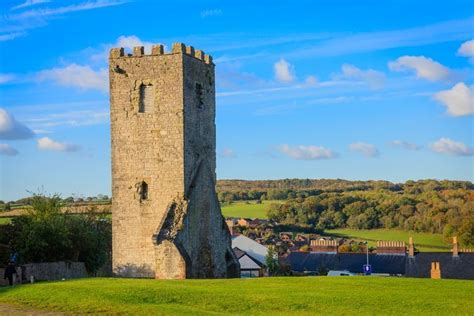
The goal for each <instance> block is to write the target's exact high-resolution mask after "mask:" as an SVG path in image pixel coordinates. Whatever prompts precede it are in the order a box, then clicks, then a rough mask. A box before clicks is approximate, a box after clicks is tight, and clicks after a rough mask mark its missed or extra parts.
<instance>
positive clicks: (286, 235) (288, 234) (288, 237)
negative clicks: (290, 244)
mask: <svg viewBox="0 0 474 316" xmlns="http://www.w3.org/2000/svg"><path fill="white" fill-rule="evenodd" d="M280 239H281V240H282V241H291V240H292V239H293V233H291V232H281V233H280Z"/></svg>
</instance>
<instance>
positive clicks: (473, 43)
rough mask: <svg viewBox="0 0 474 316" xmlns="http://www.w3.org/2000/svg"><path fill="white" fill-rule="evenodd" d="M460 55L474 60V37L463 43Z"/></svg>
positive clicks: (459, 50)
mask: <svg viewBox="0 0 474 316" xmlns="http://www.w3.org/2000/svg"><path fill="white" fill-rule="evenodd" d="M458 55H459V56H463V57H469V60H470V61H471V62H474V39H472V40H470V41H467V42H464V43H462V45H461V47H459V49H458Z"/></svg>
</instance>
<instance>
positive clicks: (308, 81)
mask: <svg viewBox="0 0 474 316" xmlns="http://www.w3.org/2000/svg"><path fill="white" fill-rule="evenodd" d="M304 83H305V84H306V85H307V86H315V85H317V84H318V78H316V77H315V76H308V77H306V80H305V81H304Z"/></svg>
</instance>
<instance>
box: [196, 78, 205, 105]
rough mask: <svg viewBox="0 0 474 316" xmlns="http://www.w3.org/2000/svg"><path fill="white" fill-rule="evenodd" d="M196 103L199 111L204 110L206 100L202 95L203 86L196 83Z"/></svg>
mask: <svg viewBox="0 0 474 316" xmlns="http://www.w3.org/2000/svg"><path fill="white" fill-rule="evenodd" d="M196 101H197V106H198V108H199V109H202V108H203V106H204V99H203V93H202V85H201V84H200V83H197V82H196Z"/></svg>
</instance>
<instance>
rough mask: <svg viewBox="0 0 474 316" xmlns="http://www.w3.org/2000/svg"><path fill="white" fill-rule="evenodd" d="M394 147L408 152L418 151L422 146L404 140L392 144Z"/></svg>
mask: <svg viewBox="0 0 474 316" xmlns="http://www.w3.org/2000/svg"><path fill="white" fill-rule="evenodd" d="M390 145H392V146H393V147H400V148H403V149H408V150H418V149H420V148H421V146H419V145H417V144H414V143H410V142H407V141H403V140H394V141H392V142H391V143H390Z"/></svg>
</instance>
